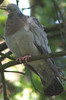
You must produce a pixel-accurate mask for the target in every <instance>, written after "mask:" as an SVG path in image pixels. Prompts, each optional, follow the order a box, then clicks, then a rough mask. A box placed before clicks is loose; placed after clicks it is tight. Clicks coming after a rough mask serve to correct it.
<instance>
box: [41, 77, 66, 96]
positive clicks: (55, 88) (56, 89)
mask: <svg viewBox="0 0 66 100" xmlns="http://www.w3.org/2000/svg"><path fill="white" fill-rule="evenodd" d="M43 83H44V82H43V80H42V84H43ZM43 85H44V84H43ZM63 90H64V89H63V86H62V85H61V83H60V82H59V80H58V79H57V78H55V79H54V80H53V82H52V83H51V84H50V85H49V86H47V87H46V88H45V89H44V93H45V95H46V96H54V95H59V94H60V93H62V92H63Z"/></svg>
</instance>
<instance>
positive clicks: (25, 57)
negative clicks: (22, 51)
mask: <svg viewBox="0 0 66 100" xmlns="http://www.w3.org/2000/svg"><path fill="white" fill-rule="evenodd" d="M30 57H31V55H26V56H23V57H19V58H17V59H16V61H19V62H20V63H22V61H25V63H27V62H28V59H29V58H30Z"/></svg>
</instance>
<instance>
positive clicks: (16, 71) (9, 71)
mask: <svg viewBox="0 0 66 100" xmlns="http://www.w3.org/2000/svg"><path fill="white" fill-rule="evenodd" d="M4 72H11V73H18V74H22V75H25V73H24V72H19V71H9V70H4Z"/></svg>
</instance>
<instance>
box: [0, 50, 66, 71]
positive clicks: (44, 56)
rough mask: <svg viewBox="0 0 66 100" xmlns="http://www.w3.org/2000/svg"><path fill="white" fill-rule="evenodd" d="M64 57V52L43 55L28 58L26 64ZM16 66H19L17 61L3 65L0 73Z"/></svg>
mask: <svg viewBox="0 0 66 100" xmlns="http://www.w3.org/2000/svg"><path fill="white" fill-rule="evenodd" d="M65 55H66V51H63V52H57V53H49V54H43V55H38V56H33V57H31V58H29V59H28V62H31V61H36V60H41V59H47V58H53V57H59V56H65ZM22 63H25V61H22ZM17 64H20V62H19V61H10V62H8V63H6V64H4V65H0V71H2V70H4V69H6V68H8V67H11V66H14V65H17Z"/></svg>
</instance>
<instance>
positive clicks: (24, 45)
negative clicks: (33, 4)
mask: <svg viewBox="0 0 66 100" xmlns="http://www.w3.org/2000/svg"><path fill="white" fill-rule="evenodd" d="M0 9H3V10H6V11H7V12H8V18H7V21H6V25H5V33H4V38H5V41H6V44H7V46H8V47H9V48H10V50H11V51H12V52H13V53H14V54H15V55H16V56H17V57H18V59H20V60H21V58H22V60H23V59H26V60H27V59H29V57H32V56H37V55H44V54H48V53H51V49H50V47H49V46H48V39H47V33H46V32H45V31H44V28H43V26H42V25H41V24H40V23H39V21H38V20H37V19H36V18H35V17H32V16H26V15H24V14H23V13H22V12H21V11H20V9H19V7H18V6H17V5H15V4H9V5H7V6H6V7H0ZM26 64H27V65H30V69H33V71H34V72H35V73H36V74H37V75H38V76H39V77H40V79H41V82H42V85H43V90H44V94H45V95H46V96H48V97H50V96H55V95H60V94H61V93H62V92H63V91H64V88H63V86H62V84H61V81H60V73H59V71H58V69H57V67H56V65H55V64H54V62H53V60H52V59H51V58H47V59H42V60H36V61H32V62H27V63H26Z"/></svg>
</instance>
